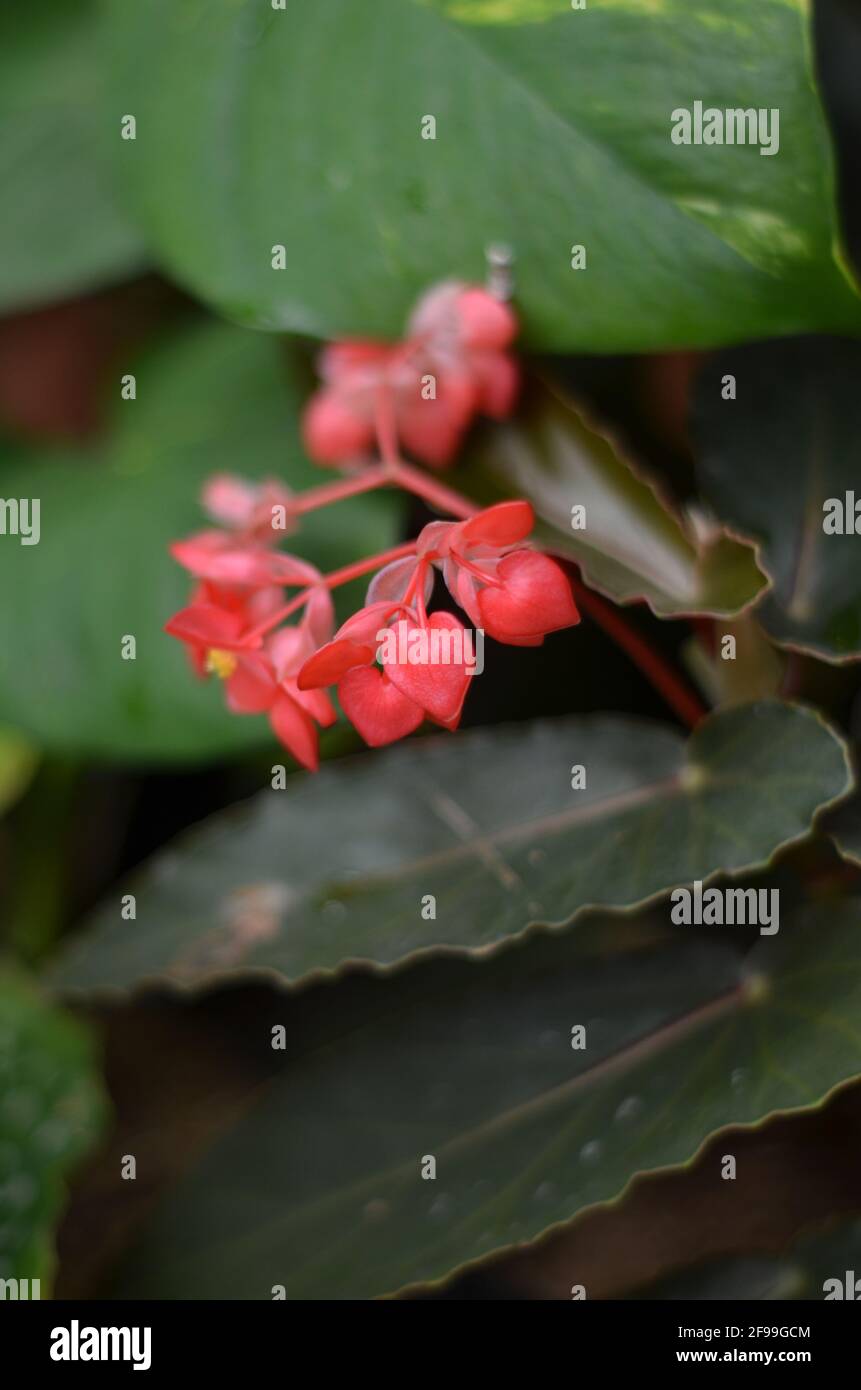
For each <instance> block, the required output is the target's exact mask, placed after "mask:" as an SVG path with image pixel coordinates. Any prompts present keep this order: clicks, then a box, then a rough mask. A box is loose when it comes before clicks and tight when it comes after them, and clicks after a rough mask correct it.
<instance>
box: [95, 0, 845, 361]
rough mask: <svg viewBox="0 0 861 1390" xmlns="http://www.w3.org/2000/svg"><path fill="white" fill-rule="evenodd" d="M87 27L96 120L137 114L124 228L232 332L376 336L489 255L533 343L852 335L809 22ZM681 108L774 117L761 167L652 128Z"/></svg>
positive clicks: (603, 15) (631, 15) (257, 18)
mask: <svg viewBox="0 0 861 1390" xmlns="http://www.w3.org/2000/svg"><path fill="white" fill-rule="evenodd" d="M108 11H109V15H110V24H109V26H108V31H109V32H108V39H109V48H108V53H109V58H108V67H109V69H110V71H111V73H112V75H113V79H114V81H113V88H114V91H115V92H116V93H117V95H116V97H115V99H114V109H116V104H117V102H121V104H123V106H124V109H131V110H134V111H135V112H136V113H137V114H138V126H139V133H138V138H137V140H136V141H135V142H127V143H126V144H125V145H124V146H122V147H121V148H119V147H118V149H117V151H116V164H117V174H118V178H121V179H122V180H123V181H124V184H125V187H126V189H127V192H128V205H129V207H130V209H132V210H133V213H134V215H135V217H136V218H137V219H138V220H139V222H140V225H141V226H143V227H145V229H146V233H147V237H148V240H149V243H150V245H151V247H152V249H153V252H154V254H155V255H156V256H157V257H158V258H159V259H160V261H161V262H162V263H163V264H164V265H165V266H166V267H167V268H168V269H169V270H170V272H171V273H172V274H174V275H175V276H176V277H177V278H178V279H179V280H180V282H181V283H183V284H184V285H187V286H188V287H189V288H190V289H191V290H193V291H194V293H195V294H197V295H199V296H200V297H201V298H203V299H205V300H207V301H208V302H210V303H212V304H214V305H215V306H216V307H217V308H218V309H219V310H220V311H221V312H223V313H225V314H227V315H228V316H229V317H231V318H234V319H237V320H241V321H243V322H246V323H251V324H254V325H255V326H257V327H261V328H268V329H276V330H278V329H280V330H284V329H292V330H298V331H300V332H306V333H314V334H317V335H320V336H326V337H330V336H335V335H339V334H343V333H345V332H352V333H360V334H368V333H375V334H387V335H392V336H394V335H396V334H398V333H399V332H400V330H401V327H402V325H403V322H404V318H405V315H406V313H407V311H408V309H409V307H410V305H411V303H412V301H413V300H414V298H415V297H416V295H417V293H419V292H420V291H421V290H423V289H425V288H426V287H427V285H428V284H430V283H432V282H433V281H435V280H439V279H444V278H447V277H448V276H451V275H452V274H456V275H459V276H462V277H463V278H465V279H470V278H471V279H476V278H480V277H481V275H482V273H483V261H484V252H485V248H486V246H487V245H488V243H489V242H507V243H509V244H510V245H511V247H512V248H513V250H514V252H515V255H516V257H517V287H518V303H519V305H520V307H521V309H522V312H523V316H524V321H525V340H526V342H527V343H528V344H530V345H531V346H534V347H540V348H543V349H553V350H564V349H569V350H570V349H585V350H587V351H590V352H595V351H600V352H618V351H628V350H632V349H635V350H647V349H650V348H655V347H658V346H664V347H669V346H673V345H679V346H684V347H689V346H710V345H714V344H718V343H725V342H731V341H732V342H734V341H738V340H739V339H744V338H752V337H764V336H767V335H776V334H782V333H792V332H800V331H804V330H805V329H820V330H829V329H831V330H833V329H842V328H850V327H855V328H857V327H859V326H861V316H859V310H858V303H857V300H856V298H855V297H854V294H853V291H852V289H851V288H850V285H849V283H848V280H847V278H846V276H845V275H844V273H843V270H842V269H841V266H840V265H839V264H838V261H837V260H836V259H835V253H834V244H835V236H836V228H835V217H834V207H833V196H832V188H831V171H830V156H829V151H828V144H827V138H826V131H825V124H824V121H823V118H822V114H821V111H820V108H819V105H818V102H817V98H816V94H815V92H814V89H813V84H812V79H811V76H810V71H809V55H808V51H807V50H808V42H807V34H806V26H807V23H808V18H807V6H806V5H803V4H801V3H793V2H791V0H757V3H756V4H750V3H748V2H747V0H709V2H708V3H704V4H700V5H697V6H696V7H694V6H692V5H691V4H690V3H689V0H664V3H662V4H660V5H658V6H655V5H654V4H653V3H651V2H650V0H626V3H625V4H621V5H620V4H610V5H608V4H602V5H589V6H587V8H586V9H585V10H584V11H583V12H582V13H577V12H574V11H572V9H571V6H570V4H569V3H568V0H557V3H556V4H553V5H551V4H546V5H541V6H540V7H538V9H537V10H536V7H535V6H534V5H532V4H509V5H506V6H501V7H500V6H494V7H490V6H483V7H478V8H476V7H474V6H472V5H462V4H457V5H452V4H419V3H416V0H375V5H374V16H373V23H369V22H368V13H367V10H366V8H365V7H364V6H362V5H357V4H355V3H353V0H315V3H314V4H313V5H292V4H288V5H287V6H286V8H285V9H284V10H282V11H277V12H276V11H273V10H272V9H271V7H270V6H269V5H264V4H263V3H257V0H250V2H248V3H242V4H230V5H226V4H223V3H221V0H151V2H150V3H149V4H148V5H146V6H136V5H128V4H126V3H125V0H109V4H108ZM473 19H476V20H478V21H479V22H476V23H473V22H470V21H472V20H473ZM489 19H494V20H495V21H496V22H492V23H491V22H481V21H482V20H489ZM191 73H193V74H194V77H193V80H190V79H189V75H190V74H191ZM370 74H385V79H384V80H371V78H370ZM608 81H611V82H612V91H613V92H614V93H617V94H618V95H617V98H616V99H615V100H608V97H607V92H608ZM120 94H121V96H120ZM695 100H700V101H702V102H703V105H704V106H705V107H709V106H714V107H718V108H721V109H725V108H728V107H732V108H735V107H741V108H747V107H753V108H756V109H758V108H772V107H779V110H780V140H781V146H780V150H779V151H778V153H777V154H776V155H773V156H761V155H760V153H759V149H758V147H756V146H730V145H712V146H708V147H703V146H695V145H691V146H680V145H675V144H673V143H672V141H671V139H670V130H671V114H672V112H673V110H674V109H676V108H678V107H682V106H686V107H689V108H690V107H692V105H693V102H694V101H695ZM427 115H432V116H434V117H435V119H436V122H437V129H436V139H434V140H423V139H422V135H421V123H422V119H423V117H425V116H427ZM513 170H519V171H526V170H528V177H513V176H512V171H513ZM573 244H576V245H583V246H585V247H586V248H587V255H588V262H587V266H588V268H587V269H586V270H585V271H576V270H572V268H571V259H572V252H571V247H572V245H573ZM274 245H283V246H285V247H286V252H287V256H286V268H285V269H283V270H273V269H272V264H271V250H272V247H273V246H274Z"/></svg>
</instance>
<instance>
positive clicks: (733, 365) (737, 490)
mask: <svg viewBox="0 0 861 1390" xmlns="http://www.w3.org/2000/svg"><path fill="white" fill-rule="evenodd" d="M728 375H731V376H733V377H734V378H735V382H736V399H734V400H733V399H730V400H725V399H724V391H723V389H722V382H723V381H724V378H725V377H726V376H728ZM859 380H861V344H858V343H855V342H852V341H849V340H845V339H844V340H839V339H837V340H825V339H814V338H809V339H801V340H798V341H795V342H787V343H769V344H767V345H763V346H759V345H753V346H750V347H744V348H738V349H736V350H734V351H733V352H729V353H724V354H721V355H720V356H719V357H717V358H715V359H714V360H713V361H711V362H710V363H708V364H707V366H706V368H705V369H704V371H703V373H702V376H701V377H700V379H699V381H698V384H697V391H696V408H695V413H694V429H695V435H696V441H697V450H698V455H699V460H698V469H699V476H700V481H701V485H702V489H703V492H704V493H705V495H706V497H707V498H708V499H709V500H710V501H711V503H712V505H713V506H714V509H715V511H716V512H717V515H718V517H719V519H720V520H721V521H722V522H724V523H725V524H727V525H729V526H730V527H732V528H733V529H734V530H736V531H739V532H741V533H742V534H743V535H746V536H749V537H751V538H753V539H754V540H756V541H758V542H759V543H760V545H761V550H760V552H759V560H760V564H761V566H762V568H763V569H765V570H766V571H767V573H768V574H769V575H770V576H771V578H772V579H773V581H774V587H773V590H772V591H771V592H770V593H768V594H767V595H766V597H765V599H764V601H763V603H762V605H761V607H760V608H759V609H758V612H757V616H758V617H759V618H760V619H761V621H762V622H763V624H764V625H765V627H766V628H767V629H768V631H769V632H770V633H771V634H772V635H773V636H774V637H775V638H777V639H778V640H779V641H780V642H783V643H786V644H787V645H789V646H792V647H798V648H800V649H801V650H803V651H808V652H812V653H814V655H816V656H820V657H823V658H824V659H825V660H827V661H845V660H850V659H853V658H855V657H858V656H859V655H861V515H859V534H858V535H856V534H855V533H854V529H851V530H847V531H846V533H845V534H842V535H841V534H831V533H830V532H826V530H825V523H826V520H828V524H829V526H830V525H831V522H830V519H829V518H828V511H829V510H830V509H825V507H824V504H825V503H826V502H828V501H829V499H836V500H838V501H839V502H840V504H841V508H842V511H843V513H844V522H845V521H847V520H848V526H850V527H852V528H854V523H855V508H854V498H855V495H856V489H857V496H858V501H859V503H861V489H859V488H858V466H857V461H856V451H857V436H858V428H859V423H861V410H859V399H858V382H859ZM847 493H849V494H850V495H851V499H852V500H851V501H850V503H849V506H848V509H847V506H846V499H847ZM847 511H848V518H847V515H846V514H847Z"/></svg>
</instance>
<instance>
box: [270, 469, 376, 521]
mask: <svg viewBox="0 0 861 1390" xmlns="http://www.w3.org/2000/svg"><path fill="white" fill-rule="evenodd" d="M390 482H391V475H390V473H389V470H388V468H386V466H385V465H384V464H382V463H377V464H371V465H370V466H369V467H368V468H365V469H364V470H363V471H362V472H361V473H356V474H353V475H352V476H350V477H347V478H340V479H339V480H338V482H336V483H324V484H323V486H322V487H311V488H308V489H307V490H306V491H305V492H300V493H299V494H298V495H297V497H296V498H295V500H294V501H293V502H292V503H291V505H290V515H291V516H303V515H304V514H305V513H306V512H315V511H316V510H317V509H318V507H328V506H329V505H330V504H331V503H332V502H341V501H343V500H344V498H346V497H356V496H357V495H358V494H359V493H362V492H371V491H373V489H374V488H378V487H385V486H386V485H387V484H388V483H390Z"/></svg>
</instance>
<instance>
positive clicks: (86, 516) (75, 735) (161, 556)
mask: <svg viewBox="0 0 861 1390" xmlns="http://www.w3.org/2000/svg"><path fill="white" fill-rule="evenodd" d="M135 375H136V379H137V380H136V391H137V397H136V399H135V400H134V401H131V400H127V401H121V400H118V401H117V404H116V406H115V407H114V410H113V423H112V427H111V429H110V431H109V434H108V442H107V445H106V447H105V448H104V449H103V450H102V451H101V452H99V453H87V454H83V453H82V454H78V455H73V456H70V457H65V458H63V459H58V460H56V461H54V460H51V459H44V458H42V457H40V456H38V455H30V456H24V457H22V458H19V459H18V460H17V462H16V463H15V464H10V465H9V466H7V468H6V469H4V472H3V487H4V490H5V495H7V496H10V497H20V496H30V495H32V493H33V491H34V478H36V479H38V495H39V497H40V499H41V531H42V534H41V539H40V542H39V544H38V545H37V546H18V545H17V544H15V543H14V542H10V541H7V542H6V543H5V544H4V545H2V546H0V588H2V589H3V590H7V589H8V590H9V591H11V590H12V589H13V588H14V591H15V603H14V604H8V605H4V606H3V607H2V608H0V646H2V647H3V649H4V650H5V651H7V652H9V653H12V654H13V656H14V659H13V660H11V661H8V662H5V663H4V665H3V668H2V671H0V718H2V719H4V720H6V721H8V722H9V723H14V724H17V725H19V726H20V727H21V728H22V729H26V730H27V731H28V732H29V733H31V734H32V735H33V736H34V737H36V738H38V739H39V740H40V741H41V742H42V743H44V744H45V745H46V746H48V747H50V748H54V749H57V750H59V751H61V752H64V751H73V752H76V753H88V754H98V755H104V756H111V757H117V758H126V759H132V760H152V759H163V760H167V759H184V760H193V759H200V758H212V757H216V756H224V755H227V754H230V753H235V752H238V751H240V750H242V749H248V748H251V747H259V746H260V745H261V743H262V744H264V745H265V743H266V741H267V738H269V737H271V736H270V735H269V732H268V726H267V724H266V723H265V721H262V720H259V719H245V720H243V719H237V718H235V717H234V716H231V715H229V714H228V713H227V711H226V710H225V708H224V697H223V691H222V690H221V689H220V687H219V685H218V683H217V682H211V683H206V684H204V683H200V682H197V681H195V680H194V679H193V678H192V677H191V673H190V670H189V668H188V664H187V661H186V658H185V655H184V653H183V651H182V650H181V648H180V645H179V643H178V642H176V641H174V639H173V638H170V637H167V636H166V635H165V633H164V632H163V628H164V624H165V622H166V621H167V619H168V618H169V617H170V615H171V613H173V612H175V611H176V610H177V609H178V608H181V607H182V606H183V605H184V604H185V603H186V602H187V601H188V594H189V592H190V589H191V581H190V579H189V576H188V575H187V574H186V573H185V572H184V571H183V570H181V569H180V567H179V565H177V564H176V562H175V561H174V560H172V559H171V557H170V555H169V554H168V545H169V543H170V542H171V541H172V540H176V539H178V538H179V537H180V536H183V535H186V534H189V533H190V532H192V531H195V530H202V529H204V527H205V526H206V525H207V524H208V523H207V519H206V517H205V515H204V513H203V512H202V510H201V508H200V504H199V500H198V494H199V491H200V487H201V485H202V483H203V482H204V480H205V479H206V478H208V477H209V476H210V475H211V474H213V473H219V472H241V473H242V475H243V476H245V477H249V478H266V477H272V476H275V477H278V478H280V479H282V480H283V481H285V482H286V483H287V484H288V486H291V487H293V488H295V489H296V490H297V491H298V490H301V489H302V488H304V487H307V486H309V485H310V484H312V483H314V482H316V481H317V480H318V477H319V473H318V470H316V469H315V468H314V467H313V465H312V464H310V463H309V462H308V460H307V459H306V458H305V456H304V454H303V453H302V450H301V446H300V444H299V438H298V411H299V406H300V402H301V400H302V394H301V393H302V385H303V378H302V375H301V372H300V371H299V369H298V367H297V365H296V364H295V362H294V360H293V359H292V358H291V357H290V355H289V354H288V353H286V352H283V351H282V350H281V348H280V347H279V345H278V344H277V343H276V342H274V341H273V340H271V339H268V338H264V337H260V336H257V335H251V334H246V333H243V332H242V331H241V330H239V329H234V328H231V327H229V326H227V325H222V324H215V323H203V324H201V325H199V326H198V327H196V328H192V329H191V330H190V331H188V332H187V333H185V334H183V335H181V336H180V337H179V338H178V339H177V340H176V341H174V342H173V343H170V344H167V345H164V346H162V347H161V348H159V349H158V350H157V351H154V352H152V353H150V354H149V355H148V356H147V357H146V358H145V359H144V360H143V361H141V363H140V364H139V366H138V367H137V368H136V371H135ZM117 397H119V386H117ZM398 510H399V509H398V506H397V503H396V500H395V499H394V498H392V497H384V496H382V495H377V496H369V497H359V498H356V499H354V500H352V501H347V502H344V503H342V504H341V505H340V506H339V507H338V508H337V509H333V510H332V511H331V512H329V513H327V514H326V517H325V520H323V518H322V517H319V516H313V517H309V518H308V523H307V525H306V526H304V527H303V529H302V534H301V536H298V537H297V538H296V540H295V545H294V548H295V550H296V552H297V553H301V554H303V555H305V557H306V558H308V559H310V560H313V561H314V562H315V563H316V564H318V565H319V566H320V567H321V568H323V569H334V568H336V567H337V566H339V565H341V564H346V563H348V562H349V561H350V560H355V559H358V558H359V557H360V556H361V555H363V554H365V553H366V551H367V549H368V548H370V549H372V550H373V549H384V548H385V547H386V546H388V545H390V544H392V543H393V542H394V540H395V539H396V535H395V524H396V519H397V516H398ZM354 596H355V595H354ZM348 601H349V600H348ZM125 636H133V637H134V638H135V641H136V651H137V655H136V658H135V659H134V660H123V659H122V657H121V647H122V641H123V638H124V637H125ZM34 688H36V689H38V690H39V699H38V700H37V701H34V699H33V690H34Z"/></svg>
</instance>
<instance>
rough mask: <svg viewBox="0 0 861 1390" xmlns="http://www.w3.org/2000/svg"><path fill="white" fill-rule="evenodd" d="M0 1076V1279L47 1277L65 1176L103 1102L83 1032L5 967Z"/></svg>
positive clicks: (0, 981) (91, 1135)
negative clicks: (0, 1082)
mask: <svg viewBox="0 0 861 1390" xmlns="http://www.w3.org/2000/svg"><path fill="white" fill-rule="evenodd" d="M0 1078H2V1085H0V1278H3V1279H39V1280H43V1281H47V1280H48V1279H50V1277H51V1276H52V1273H53V1266H54V1255H53V1231H54V1227H55V1225H56V1222H57V1219H58V1216H59V1215H60V1212H61V1210H62V1207H63V1204H64V1178H65V1176H66V1174H67V1173H68V1172H69V1171H70V1170H71V1168H72V1167H73V1166H74V1165H75V1164H76V1163H78V1162H79V1160H80V1159H81V1158H82V1157H83V1155H84V1154H85V1153H86V1152H87V1151H88V1150H89V1149H90V1148H91V1146H92V1144H93V1143H94V1141H95V1139H96V1138H97V1137H98V1135H99V1133H100V1131H101V1129H102V1127H103V1124H104V1120H105V1114H106V1101H105V1099H104V1096H103V1093H102V1087H101V1082H100V1081H99V1080H98V1077H97V1073H96V1062H95V1058H94V1052H93V1047H92V1043H91V1040H90V1037H89V1034H88V1033H87V1032H86V1031H85V1030H84V1029H83V1028H82V1027H81V1025H80V1024H78V1023H77V1022H75V1021H73V1020H72V1019H71V1018H69V1017H67V1016H66V1015H65V1014H62V1013H59V1012H58V1011H56V1010H54V1009H52V1008H50V1007H49V1006H48V1005H47V1004H46V1003H44V1002H43V1000H42V999H41V998H40V997H39V996H38V995H37V994H36V992H35V990H34V989H33V987H32V986H31V985H29V984H27V983H25V982H24V981H23V980H22V979H21V978H20V977H18V976H17V975H13V974H10V973H8V972H0ZM41 1292H42V1294H43V1295H44V1294H45V1293H46V1292H47V1290H46V1289H45V1288H43V1289H42V1291H41Z"/></svg>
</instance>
